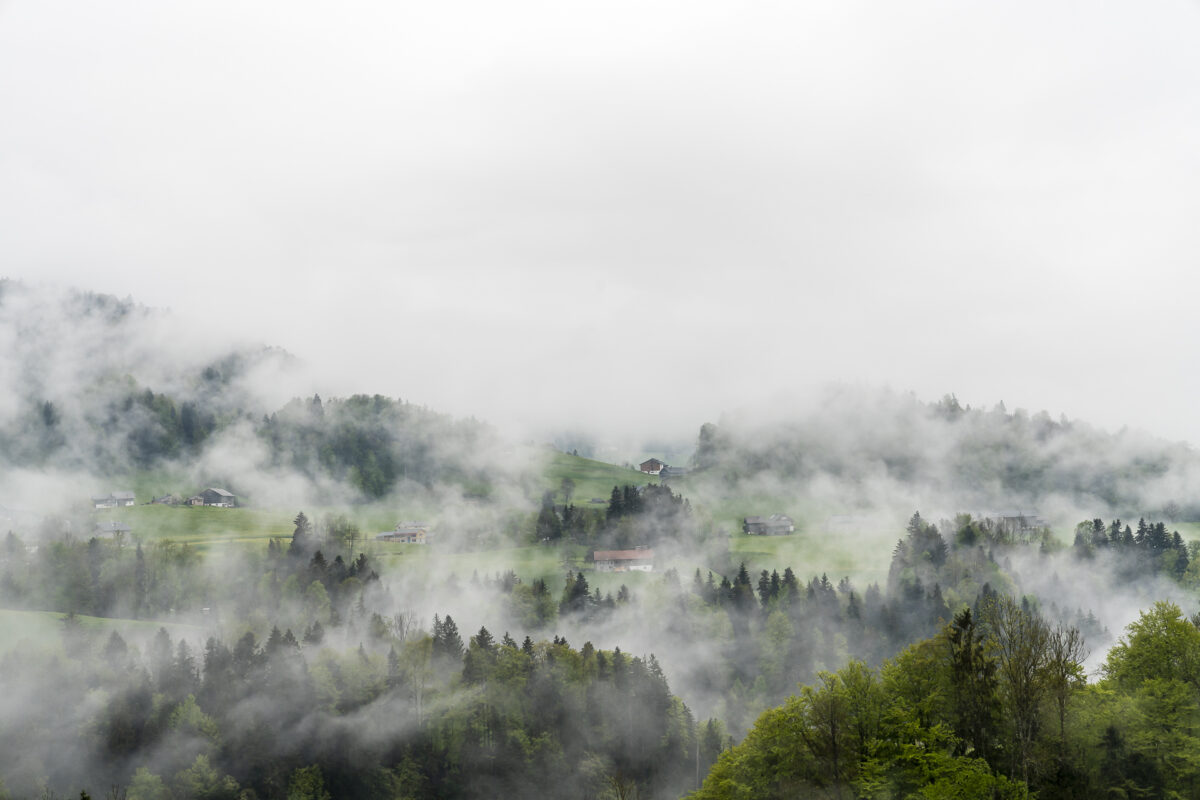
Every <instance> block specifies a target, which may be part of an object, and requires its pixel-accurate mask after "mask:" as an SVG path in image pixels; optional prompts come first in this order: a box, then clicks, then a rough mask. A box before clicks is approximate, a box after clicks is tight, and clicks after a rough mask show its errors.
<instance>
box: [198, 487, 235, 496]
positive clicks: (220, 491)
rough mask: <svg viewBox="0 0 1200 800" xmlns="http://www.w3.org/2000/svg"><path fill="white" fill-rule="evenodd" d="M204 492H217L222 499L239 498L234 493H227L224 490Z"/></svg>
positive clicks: (207, 490)
mask: <svg viewBox="0 0 1200 800" xmlns="http://www.w3.org/2000/svg"><path fill="white" fill-rule="evenodd" d="M204 491H206V492H216V493H217V494H219V495H221V496H222V497H236V496H237V495H235V494H234V493H233V492H227V491H225V490H224V489H205V490H204Z"/></svg>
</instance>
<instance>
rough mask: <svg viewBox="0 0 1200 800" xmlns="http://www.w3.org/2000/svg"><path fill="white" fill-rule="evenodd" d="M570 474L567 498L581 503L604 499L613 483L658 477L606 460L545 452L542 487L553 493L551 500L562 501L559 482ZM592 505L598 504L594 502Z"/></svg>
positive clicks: (638, 482) (634, 482)
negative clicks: (571, 490)
mask: <svg viewBox="0 0 1200 800" xmlns="http://www.w3.org/2000/svg"><path fill="white" fill-rule="evenodd" d="M564 478H570V479H571V480H572V481H574V483H575V488H574V492H573V494H572V496H571V502H572V503H574V504H576V505H580V506H584V505H589V501H591V500H592V499H597V500H604V501H605V503H607V502H608V498H609V497H610V496H611V495H612V489H613V487H614V486H623V485H625V484H632V485H634V486H641V485H643V484H647V483H657V482H658V478H657V477H655V476H653V475H646V474H644V473H642V472H639V471H637V470H636V469H629V468H628V467H620V466H617V465H616V464H607V463H605V462H603V461H593V460H592V459H590V458H583V457H582V456H572V455H568V454H567V453H559V452H557V451H555V452H553V453H549V454H548V458H547V460H546V463H545V465H544V467H543V468H542V488H543V489H545V490H548V491H552V492H554V493H555V502H558V503H561V502H563V494H562V482H563V479H564ZM595 506H596V507H602V506H601V505H600V504H598V503H597V504H595Z"/></svg>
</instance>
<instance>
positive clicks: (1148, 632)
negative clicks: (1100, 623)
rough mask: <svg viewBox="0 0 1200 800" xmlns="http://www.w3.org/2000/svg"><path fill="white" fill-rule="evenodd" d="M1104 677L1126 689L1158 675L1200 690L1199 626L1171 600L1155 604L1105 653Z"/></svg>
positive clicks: (1163, 678)
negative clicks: (1185, 616)
mask: <svg viewBox="0 0 1200 800" xmlns="http://www.w3.org/2000/svg"><path fill="white" fill-rule="evenodd" d="M1104 676H1105V677H1106V678H1107V679H1109V680H1110V681H1113V682H1114V683H1116V684H1117V685H1118V686H1121V687H1123V688H1126V689H1129V688H1133V687H1136V686H1138V685H1140V684H1142V683H1143V682H1145V681H1147V680H1151V679H1156V678H1157V679H1162V680H1167V681H1182V682H1184V683H1187V684H1189V685H1191V686H1192V688H1193V689H1195V690H1198V691H1200V629H1197V628H1196V626H1195V625H1194V624H1193V623H1192V622H1191V621H1189V620H1186V619H1184V617H1183V612H1182V611H1181V610H1180V608H1179V606H1177V605H1175V604H1174V603H1167V602H1158V603H1155V604H1154V606H1153V608H1151V609H1150V610H1149V611H1146V612H1144V613H1143V614H1142V615H1141V616H1140V617H1139V618H1138V619H1137V620H1136V621H1135V622H1133V623H1131V624H1130V625H1129V627H1128V628H1126V633H1125V636H1123V637H1122V638H1121V641H1120V642H1118V643H1117V644H1116V646H1114V647H1113V648H1112V649H1111V650H1110V651H1109V652H1108V658H1106V659H1105V661H1104Z"/></svg>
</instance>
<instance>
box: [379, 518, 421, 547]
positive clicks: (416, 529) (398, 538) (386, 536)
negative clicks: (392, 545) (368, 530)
mask: <svg viewBox="0 0 1200 800" xmlns="http://www.w3.org/2000/svg"><path fill="white" fill-rule="evenodd" d="M375 541H377V542H399V543H400V544H428V543H429V526H428V525H426V524H425V523H424V522H401V523H398V524H397V525H396V527H395V528H394V529H393V530H390V531H384V532H383V533H380V534H377V535H376V536H375Z"/></svg>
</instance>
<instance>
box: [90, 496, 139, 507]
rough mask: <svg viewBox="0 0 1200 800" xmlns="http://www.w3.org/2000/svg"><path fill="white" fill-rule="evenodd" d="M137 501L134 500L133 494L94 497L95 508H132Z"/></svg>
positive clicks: (93, 504) (93, 505)
mask: <svg viewBox="0 0 1200 800" xmlns="http://www.w3.org/2000/svg"><path fill="white" fill-rule="evenodd" d="M136 502H137V501H136V500H135V499H134V496H133V492H113V493H112V494H109V495H105V496H104V497H93V498H92V507H93V508H121V507H124V506H131V505H133V504H134V503H136Z"/></svg>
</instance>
